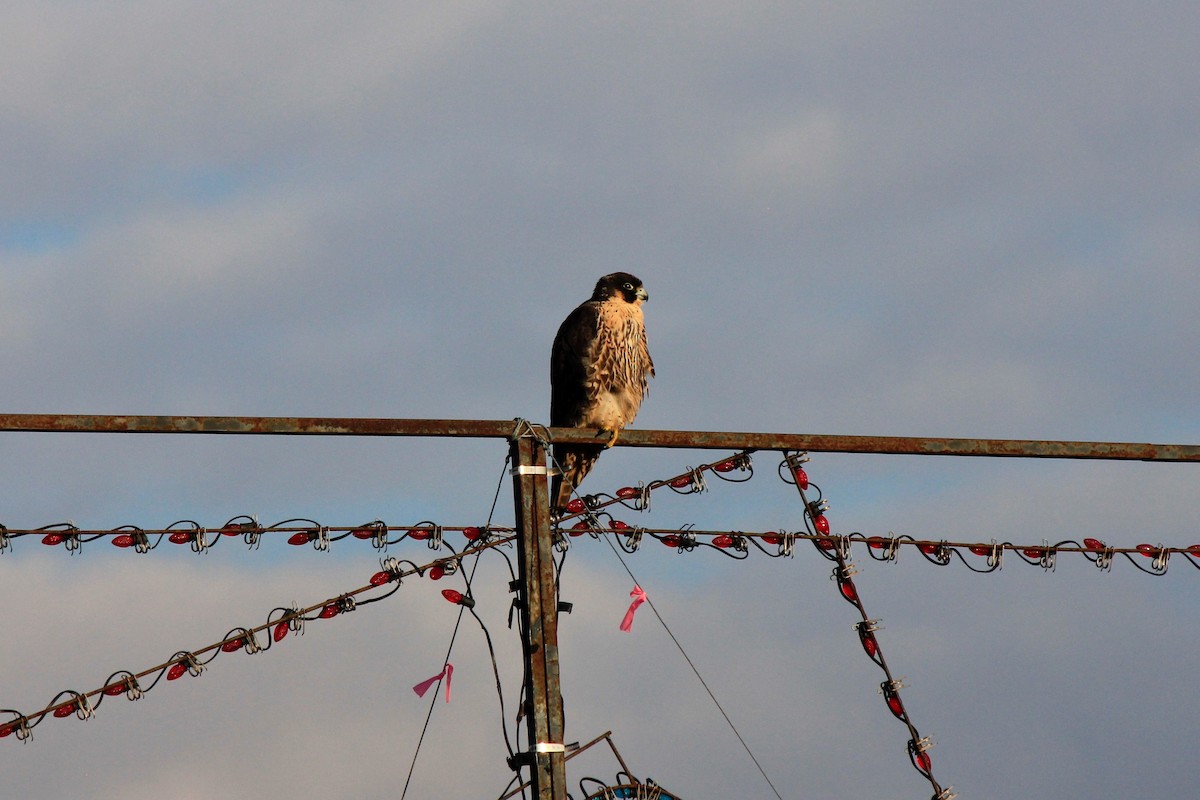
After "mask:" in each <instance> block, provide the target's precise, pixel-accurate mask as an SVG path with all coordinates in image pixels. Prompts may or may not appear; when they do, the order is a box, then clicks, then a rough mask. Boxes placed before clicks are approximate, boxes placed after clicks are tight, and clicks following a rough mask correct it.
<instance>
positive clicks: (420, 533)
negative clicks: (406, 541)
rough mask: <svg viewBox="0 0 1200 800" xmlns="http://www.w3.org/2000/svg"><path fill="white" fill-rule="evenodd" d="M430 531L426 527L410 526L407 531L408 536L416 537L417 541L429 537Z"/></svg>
mask: <svg viewBox="0 0 1200 800" xmlns="http://www.w3.org/2000/svg"><path fill="white" fill-rule="evenodd" d="M431 533H432V531H430V530H429V529H428V528H411V529H409V531H408V538H410V539H416V540H417V541H418V542H423V541H425V540H426V539H428V538H429V535H430V534H431Z"/></svg>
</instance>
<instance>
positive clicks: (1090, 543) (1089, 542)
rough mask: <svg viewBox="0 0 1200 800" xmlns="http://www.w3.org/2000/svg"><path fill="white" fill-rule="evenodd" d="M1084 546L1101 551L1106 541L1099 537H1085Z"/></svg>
mask: <svg viewBox="0 0 1200 800" xmlns="http://www.w3.org/2000/svg"><path fill="white" fill-rule="evenodd" d="M1083 546H1084V547H1085V548H1087V549H1088V550H1092V551H1094V552H1100V551H1102V550H1104V542H1102V541H1100V540H1099V539H1084V540H1083Z"/></svg>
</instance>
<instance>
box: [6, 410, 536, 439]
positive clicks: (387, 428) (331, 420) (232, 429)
mask: <svg viewBox="0 0 1200 800" xmlns="http://www.w3.org/2000/svg"><path fill="white" fill-rule="evenodd" d="M515 428H516V423H515V422H514V421H513V420H479V419H369V418H361V417H194V416H102V415H95V414H0V431H34V432H68V433H211V434H249V435H253V434H259V435H310V436H461V437H468V438H493V439H507V438H509V437H511V436H512V434H513V430H514V429H515Z"/></svg>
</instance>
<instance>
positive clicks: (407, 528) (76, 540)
mask: <svg viewBox="0 0 1200 800" xmlns="http://www.w3.org/2000/svg"><path fill="white" fill-rule="evenodd" d="M513 532H514V529H513V528H505V527H497V526H492V525H491V524H490V523H488V524H487V525H468V526H445V525H438V524H437V523H434V522H430V521H428V520H424V521H421V522H417V523H415V524H412V525H388V524H387V523H385V522H384V521H383V520H378V519H377V520H373V521H371V522H368V523H366V524H363V525H341V526H333V525H322V524H321V523H319V522H316V521H315V520H311V519H306V518H303V517H293V518H291V519H286V520H283V521H281V522H277V523H275V524H274V525H262V524H261V523H259V521H258V520H257V519H255V518H254V517H253V516H250V515H248V514H241V515H238V516H236V517H233V518H231V519H230V520H229V521H227V522H225V523H224V524H222V525H219V526H217V527H205V526H203V525H201V524H200V523H199V522H196V521H195V520H190V519H183V520H178V521H176V522H172V523H171V524H170V525H168V526H167V527H165V528H141V527H138V526H137V525H121V526H119V527H117V528H112V529H103V530H99V529H97V530H88V529H83V528H79V527H77V526H76V525H75V524H74V523H73V522H59V523H54V524H52V525H44V526H42V527H40V528H8V527H5V526H4V525H0V553H5V552H9V551H12V550H13V549H14V548H13V545H14V541H15V540H16V539H20V538H22V537H25V536H34V537H41V543H42V544H43V545H46V546H47V547H62V548H63V549H65V550H66V551H67V552H68V553H71V554H72V555H74V554H76V553H79V552H81V551H82V549H83V545H84V544H87V543H88V542H94V541H97V540H99V539H106V538H107V539H109V541H110V543H111V544H112V545H113V546H114V547H118V548H121V549H123V550H131V551H133V552H135V553H148V552H150V551H151V550H153V549H155V548H156V547H158V546H159V545H160V544H162V543H163V540H164V539H165V540H166V541H167V542H169V543H170V544H174V545H187V546H189V547H190V548H191V550H192V551H193V552H195V553H204V552H207V551H208V550H210V549H212V548H213V547H214V546H216V545H217V543H218V542H222V541H225V540H226V539H227V538H233V537H240V538H241V541H242V542H243V543H244V544H245V545H247V546H248V547H249V548H250V549H251V550H255V549H257V548H258V547H260V546H261V544H262V541H263V539H264V537H266V536H268V535H270V534H290V536H288V540H287V543H288V544H290V545H293V546H296V547H303V546H305V545H311V546H312V548H313V549H314V550H318V551H325V550H328V549H329V546H330V544H331V543H333V542H337V541H341V540H343V539H352V540H357V541H366V542H369V543H370V544H371V546H372V547H374V548H375V549H376V550H380V551H386V550H387V549H388V547H390V546H391V545H395V544H399V543H400V542H402V541H404V540H406V539H411V540H413V541H420V542H424V543H425V544H426V545H428V546H429V548H430V549H432V550H437V549H438V548H440V546H441V543H442V536H443V534H445V533H461V534H462V535H463V536H464V537H465V538H466V540H467V541H468V542H474V541H477V540H479V539H480V538H481V537H483V536H485V535H487V534H489V533H491V534H495V533H513ZM396 534H399V535H396Z"/></svg>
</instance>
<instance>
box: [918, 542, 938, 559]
mask: <svg viewBox="0 0 1200 800" xmlns="http://www.w3.org/2000/svg"><path fill="white" fill-rule="evenodd" d="M917 549H918V550H920V551H921V552H922V553H924V554H925V555H927V556H931V555H933V554H934V553H936V552H937V551H938V546H937V545H936V544H934V543H933V542H921V543H920V544H918V545H917Z"/></svg>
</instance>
